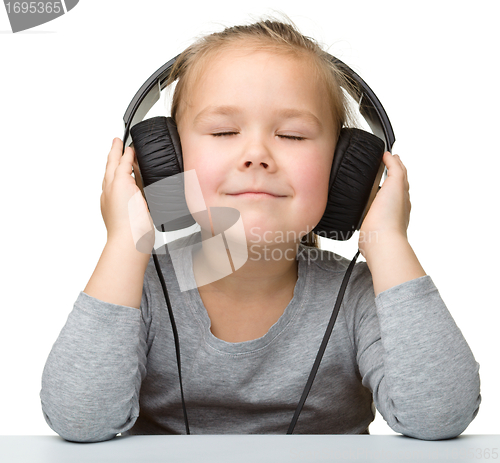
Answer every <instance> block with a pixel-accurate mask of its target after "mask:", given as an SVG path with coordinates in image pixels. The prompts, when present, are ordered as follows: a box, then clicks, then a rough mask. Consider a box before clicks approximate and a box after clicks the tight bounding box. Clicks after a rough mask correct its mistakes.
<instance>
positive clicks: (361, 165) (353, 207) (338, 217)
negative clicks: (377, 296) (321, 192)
mask: <svg viewBox="0 0 500 463" xmlns="http://www.w3.org/2000/svg"><path fill="white" fill-rule="evenodd" d="M384 150H385V144H384V142H383V141H382V140H381V139H380V138H378V137H376V136H375V135H373V134H371V133H369V132H366V131H364V130H360V129H355V128H343V129H342V130H341V132H340V136H339V140H338V142H337V146H336V148H335V153H334V156H333V162H332V170H331V172H330V182H329V190H328V201H327V205H326V209H325V212H324V214H323V217H322V218H321V220H320V222H319V223H318V225H316V227H315V228H314V229H313V231H314V232H315V233H316V234H318V235H319V236H324V237H326V238H330V239H335V240H339V241H344V240H348V239H349V238H350V237H351V236H352V235H353V234H354V232H355V231H356V230H358V229H359V228H360V226H361V219H362V218H363V217H362V215H363V212H364V210H365V208H366V205H367V203H368V200H369V198H370V193H371V191H372V189H373V188H374V183H375V180H376V178H377V173H378V172H379V168H380V164H381V162H382V157H383V155H384Z"/></svg>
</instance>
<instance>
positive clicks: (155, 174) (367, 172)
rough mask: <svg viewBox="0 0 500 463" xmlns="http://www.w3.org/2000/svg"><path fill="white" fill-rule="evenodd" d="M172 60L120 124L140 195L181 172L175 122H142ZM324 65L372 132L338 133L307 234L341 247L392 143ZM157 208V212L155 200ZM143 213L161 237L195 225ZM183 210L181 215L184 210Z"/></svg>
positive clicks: (382, 117)
mask: <svg viewBox="0 0 500 463" xmlns="http://www.w3.org/2000/svg"><path fill="white" fill-rule="evenodd" d="M177 58H178V56H177V57H175V58H173V59H171V60H170V61H168V62H167V63H166V64H164V65H163V66H162V67H161V68H160V69H158V70H157V71H156V72H155V73H153V74H152V75H151V77H149V79H148V80H147V81H146V82H145V83H144V84H143V85H142V86H141V88H140V89H139V91H138V92H137V93H136V94H135V96H134V98H133V99H132V101H131V102H130V104H129V106H128V108H127V110H126V111H125V115H124V116H123V122H124V124H125V133H124V135H123V152H125V148H126V147H127V146H129V145H131V143H132V141H131V140H130V137H131V138H132V140H133V146H134V149H135V153H136V158H137V163H138V167H139V168H138V172H134V175H135V179H136V183H137V185H138V187H139V188H140V189H141V191H142V193H143V195H144V188H145V187H148V186H150V185H153V184H154V183H156V182H159V181H160V180H162V179H166V178H168V177H171V176H174V175H176V174H180V173H182V172H183V171H184V168H183V160H182V150H181V142H180V138H179V134H178V132H177V126H176V124H175V121H174V120H173V119H172V118H171V117H164V116H158V117H153V118H150V119H146V120H143V118H144V117H145V116H146V114H147V113H148V111H149V110H150V109H151V108H152V106H153V105H154V104H155V103H156V102H157V101H158V100H159V98H160V92H161V90H163V89H164V88H165V86H166V83H167V81H168V77H169V75H170V71H171V70H172V66H173V64H174V63H175V61H176V59H177ZM330 59H331V61H332V62H333V63H334V64H335V65H336V66H337V68H338V69H339V70H340V71H342V72H343V74H344V75H345V77H346V79H347V82H348V87H349V88H345V90H346V91H347V92H348V94H349V95H351V96H352V97H353V98H354V100H355V101H357V102H358V105H359V111H360V113H361V115H362V116H363V118H364V119H365V120H366V122H367V123H368V125H369V127H370V128H371V130H372V131H373V134H372V133H369V132H367V131H364V130H360V129H356V128H345V127H344V128H342V129H341V131H340V135H339V138H338V141H337V145H336V148H335V153H334V157H333V162H332V168H331V172H330V181H329V191H328V201H327V205H326V208H325V212H324V214H323V216H322V218H321V220H320V222H319V223H318V224H317V225H316V227H315V228H314V229H313V232H315V233H316V234H318V235H319V236H321V237H325V238H330V239H335V240H339V241H344V240H348V239H349V238H350V237H351V236H352V235H353V234H354V232H355V231H356V230H359V229H360V227H361V224H362V222H363V219H364V217H365V215H366V213H367V212H368V209H369V207H370V205H371V202H372V201H373V199H374V197H375V194H376V193H377V191H378V189H379V188H380V187H379V184H380V180H381V178H382V175H383V173H385V168H384V164H383V163H382V157H383V154H384V152H385V151H391V150H392V145H393V144H394V141H395V137H394V132H393V130H392V126H391V123H390V121H389V118H388V116H387V113H386V112H385V110H384V108H383V106H382V104H381V103H380V101H379V99H378V98H377V96H376V95H375V93H373V91H372V90H371V89H370V87H368V85H367V84H366V83H365V82H364V81H363V79H361V77H359V76H358V75H357V74H356V73H355V72H354V71H353V70H352V69H350V68H349V67H348V66H347V65H346V64H344V63H343V62H342V61H340V60H339V59H337V58H335V57H333V56H331V55H330ZM176 199H179V198H176ZM181 199H182V198H181ZM184 201H185V200H184ZM157 202H158V204H159V207H160V208H161V204H160V203H161V199H160V200H158V201H157ZM150 203H151V196H150ZM158 204H157V206H158ZM148 207H149V208H150V211H151V215H152V218H153V222H154V223H155V226H156V227H161V230H162V231H169V230H176V229H182V228H186V227H188V226H191V225H194V223H195V220H194V218H193V217H192V216H190V215H189V214H186V215H184V216H183V217H180V218H178V219H177V220H175V221H174V223H170V224H165V223H157V222H158V220H155V215H154V214H153V212H152V207H151V204H149V203H148ZM185 209H186V210H187V206H186V208H185ZM160 216H161V214H160ZM160 222H161V221H160ZM359 253H360V251H359V250H358V252H357V253H356V255H355V257H354V258H353V260H352V261H351V263H350V265H349V267H348V269H347V271H346V273H345V276H344V279H343V281H342V284H341V287H340V290H339V294H338V297H337V301H336V303H335V307H334V310H333V313H332V316H331V319H330V322H329V324H328V327H327V329H326V332H325V335H324V337H323V341H322V343H321V347H320V349H319V351H318V355H317V357H316V360H315V362H314V365H313V367H312V370H311V373H310V375H309V379H308V381H307V384H306V386H305V388H304V392H303V394H302V397H301V399H300V401H299V404H298V406H297V409H296V411H295V414H294V416H293V419H292V422H291V423H290V427H289V429H288V432H287V434H291V433H292V432H293V429H294V427H295V424H296V422H297V420H298V417H299V414H300V411H301V410H302V407H303V405H304V403H305V400H306V398H307V395H308V393H309V390H310V388H311V386H312V382H313V381H314V377H315V376H316V372H317V370H318V368H319V364H320V362H321V359H322V357H323V353H324V350H325V348H326V345H327V343H328V340H329V338H330V334H331V332H332V330H333V325H334V324H335V320H336V318H337V314H338V311H339V309H340V305H341V302H342V299H343V296H344V292H345V289H346V287H347V283H348V281H349V277H350V274H351V272H352V269H353V268H354V264H355V262H356V259H357V258H358V256H359ZM153 260H154V263H155V267H156V271H157V273H158V277H159V279H160V282H161V285H162V288H163V293H164V295H165V301H166V303H167V307H168V310H169V316H170V321H171V323H172V330H173V334H174V341H175V347H176V355H177V366H178V372H179V381H180V390H181V396H182V405H183V410H184V421H185V425H186V433H187V434H190V432H189V425H188V420H187V412H186V406H185V402H184V393H183V388H182V377H181V362H180V349H179V341H178V335H177V329H176V325H175V320H174V316H173V311H172V307H171V305H170V300H169V297H168V292H167V288H166V284H165V280H164V278H163V274H162V272H161V267H160V264H159V262H158V258H157V256H156V253H155V250H154V249H153Z"/></svg>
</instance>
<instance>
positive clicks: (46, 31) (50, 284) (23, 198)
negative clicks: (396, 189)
mask: <svg viewBox="0 0 500 463" xmlns="http://www.w3.org/2000/svg"><path fill="white" fill-rule="evenodd" d="M497 6H498V4H497V2H496V1H475V2H463V1H438V0H434V1H419V2H402V1H380V0H379V1H377V2H374V1H372V0H369V1H353V0H349V1H348V2H347V1H328V2H326V1H325V2H317V1H307V2H304V1H303V0H300V1H295V0H284V1H272V0H265V1H261V0H252V1H251V2H247V1H232V2H224V1H210V2H182V1H181V2H170V1H153V0H141V1H136V2H132V1H124V0H120V1H118V0H107V1H106V2H102V1H97V0H81V1H80V3H79V4H78V5H77V6H76V7H75V8H74V9H73V10H72V11H70V12H69V13H68V14H66V15H64V16H62V17H60V18H58V19H56V20H54V21H52V22H49V23H47V24H44V25H41V26H38V27H36V28H34V29H32V30H30V31H26V32H23V33H17V34H12V33H11V32H10V25H9V23H8V19H7V14H6V13H5V11H4V10H3V9H1V10H0V31H3V32H2V33H1V34H0V53H1V62H2V68H1V69H2V70H1V73H0V82H1V85H0V133H1V140H0V142H1V167H2V181H1V188H2V190H1V193H2V212H3V214H2V215H3V217H4V219H3V220H2V223H3V226H2V231H1V238H2V253H1V256H2V258H1V263H2V264H1V265H2V278H1V297H2V299H1V304H2V305H1V308H2V314H1V323H0V355H1V360H2V362H1V369H0V371H1V380H0V410H1V416H2V419H1V420H0V434H54V433H53V432H52V431H51V429H50V428H49V427H48V426H47V424H46V423H45V421H44V419H43V416H42V412H41V407H40V400H39V396H38V394H39V391H40V380H41V375H42V369H43V366H44V363H45V360H46V358H47V356H48V354H49V351H50V349H51V347H52V344H53V343H54V341H55V340H56V338H57V336H58V334H59V331H60V330H61V328H62V327H63V325H64V323H65V321H66V318H67V316H68V314H69V312H70V311H71V309H72V307H73V303H74V302H75V300H76V298H77V296H78V294H79V292H80V291H82V290H83V288H84V287H85V285H86V284H87V281H88V280H89V278H90V276H91V274H92V272H93V270H94V268H95V265H96V263H97V261H98V259H99V256H100V253H101V251H102V249H103V246H104V244H105V241H106V229H105V226H104V223H103V221H102V218H101V213H100V204H99V199H100V195H101V182H102V178H103V175H104V169H105V165H106V158H107V154H108V152H109V149H110V145H111V141H112V140H113V138H114V137H120V138H121V137H122V136H123V121H122V117H123V114H124V112H125V110H126V108H127V106H128V104H129V102H130V100H131V99H132V98H133V96H134V95H135V93H136V91H137V90H138V89H139V87H140V86H141V85H142V84H143V82H144V81H145V80H146V79H147V78H148V77H149V76H150V75H151V74H152V73H153V72H154V71H156V70H157V69H158V68H159V67H161V66H162V65H163V64H164V63H165V62H166V61H168V60H169V59H170V58H172V57H173V56H175V55H176V54H177V53H179V52H181V51H182V50H183V49H184V48H185V47H187V46H188V45H189V44H190V43H191V42H192V41H193V40H194V39H195V38H196V37H197V36H199V35H201V34H204V33H209V32H214V31H219V30H221V29H222V28H223V27H224V26H230V25H235V24H240V23H248V22H251V21H252V20H253V19H256V18H259V17H260V16H262V15H264V14H273V10H277V11H278V12H283V13H285V14H286V15H288V16H289V17H290V18H291V19H292V20H293V21H294V22H295V23H296V24H297V26H298V27H299V28H300V30H301V31H302V33H304V34H305V35H308V36H312V37H314V38H316V39H317V40H319V41H320V42H321V43H323V44H325V45H326V46H327V47H329V48H328V49H329V51H330V53H332V54H334V55H336V56H338V57H339V58H340V59H342V60H343V61H345V62H346V63H347V64H348V65H350V66H351V67H352V68H353V69H354V70H355V71H356V72H358V74H360V75H361V76H362V77H363V78H364V80H365V81H366V82H368V84H369V85H370V86H371V88H372V89H373V90H374V91H375V93H376V94H377V96H378V97H379V98H380V100H381V101H382V103H383V105H384V107H385V109H386V110H387V112H388V114H389V116H390V118H391V122H392V125H393V127H394V131H395V134H396V139H397V142H396V144H395V146H394V152H395V153H398V154H400V156H401V158H402V161H403V163H404V164H405V165H406V167H407V169H408V176H409V181H410V187H411V189H410V192H411V200H412V212H411V222H410V227H409V230H408V235H409V240H410V244H411V245H412V247H413V249H414V250H415V252H416V254H417V256H418V258H419V260H420V262H421V264H422V266H423V267H424V269H425V270H426V272H427V273H428V274H429V275H431V277H432V279H433V281H434V283H435V284H436V286H437V287H438V289H439V291H440V294H441V296H442V297H443V299H444V301H445V303H446V304H447V306H448V308H449V310H450V312H451V314H452V316H453V317H454V319H455V321H456V322H457V324H458V326H459V327H460V329H461V330H462V332H463V334H464V336H465V338H466V339H467V341H468V343H469V345H470V347H471V349H472V351H473V353H474V355H475V358H476V360H477V361H478V362H479V363H480V365H481V368H480V374H481V393H482V399H483V400H482V404H481V408H480V411H479V414H478V416H477V417H476V419H475V420H474V421H473V422H472V424H471V425H470V426H469V427H468V428H467V430H466V431H465V433H468V434H500V421H499V420H498V413H499V411H500V395H499V394H498V392H497V391H498V387H499V385H498V381H499V374H498V366H499V361H498V354H499V353H500V352H499V351H500V349H499V348H500V342H499V337H500V333H499V330H500V326H499V320H500V318H499V315H498V312H499V309H500V304H499V302H498V287H499V282H498V276H499V272H498V268H497V262H498V258H499V250H498V248H499V244H498V236H497V234H498V226H499V219H498V204H497V203H498V188H499V181H498V171H499V167H500V165H499V155H500V153H499V147H498V108H499V107H500V98H499V91H498V85H499V81H500V75H499V65H498V46H499V43H500V41H499V35H498V33H496V32H495V31H496V30H498V29H497V19H498V16H497V9H498V8H497ZM323 245H324V246H325V241H323ZM326 247H328V249H332V250H334V251H335V252H338V253H340V254H342V255H345V256H346V257H348V258H351V257H352V256H353V255H354V254H355V251H356V237H354V238H352V239H351V240H350V241H348V242H347V243H336V242H329V243H328V244H327V245H326ZM370 430H371V432H372V433H373V434H394V433H393V431H392V430H391V429H390V428H389V427H388V426H387V424H386V423H385V421H384V420H383V418H382V417H381V415H380V414H379V413H377V418H376V420H375V422H374V424H372V425H371V427H370Z"/></svg>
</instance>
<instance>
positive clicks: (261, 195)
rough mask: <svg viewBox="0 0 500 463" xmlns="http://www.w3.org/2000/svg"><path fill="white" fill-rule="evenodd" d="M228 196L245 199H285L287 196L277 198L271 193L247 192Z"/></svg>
mask: <svg viewBox="0 0 500 463" xmlns="http://www.w3.org/2000/svg"><path fill="white" fill-rule="evenodd" d="M228 196H239V197H244V198H276V199H278V198H285V196H275V195H272V194H270V193H262V192H255V191H247V192H244V193H236V194H229V195H228Z"/></svg>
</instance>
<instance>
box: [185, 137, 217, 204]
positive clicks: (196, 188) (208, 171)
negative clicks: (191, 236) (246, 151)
mask: <svg viewBox="0 0 500 463" xmlns="http://www.w3.org/2000/svg"><path fill="white" fill-rule="evenodd" d="M182 149H183V152H182V157H183V164H184V172H185V192H186V201H187V204H188V207H189V210H190V211H193V210H202V209H206V207H210V206H213V205H215V204H214V201H215V196H216V195H217V194H218V193H217V185H220V182H221V178H223V173H222V171H221V169H220V166H219V167H218V163H217V162H215V159H214V155H213V153H210V152H208V151H207V150H206V149H205V150H204V149H203V147H202V146H200V145H197V147H195V146H194V145H190V144H189V143H185V142H184V144H183V146H182ZM193 171H194V172H193ZM194 173H195V174H194ZM202 206H203V207H202Z"/></svg>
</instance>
